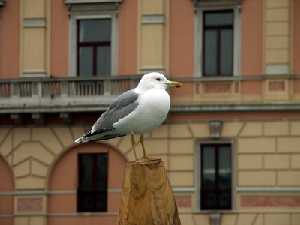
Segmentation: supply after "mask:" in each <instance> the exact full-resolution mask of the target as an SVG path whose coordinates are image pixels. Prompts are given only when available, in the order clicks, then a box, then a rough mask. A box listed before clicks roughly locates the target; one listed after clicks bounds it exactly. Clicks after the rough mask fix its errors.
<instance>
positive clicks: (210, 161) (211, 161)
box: [202, 146, 216, 188]
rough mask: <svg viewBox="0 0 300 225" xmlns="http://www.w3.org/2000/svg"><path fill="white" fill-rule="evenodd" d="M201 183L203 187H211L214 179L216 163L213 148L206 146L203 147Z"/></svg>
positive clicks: (213, 184)
mask: <svg viewBox="0 0 300 225" xmlns="http://www.w3.org/2000/svg"><path fill="white" fill-rule="evenodd" d="M202 157H203V161H202V162H203V167H202V168H203V172H202V173H203V184H204V185H205V188H213V187H214V186H215V179H216V170H215V168H216V163H215V154H214V148H213V147H210V146H207V147H205V148H204V149H203V156H202Z"/></svg>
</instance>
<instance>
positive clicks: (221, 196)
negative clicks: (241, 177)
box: [200, 144, 232, 209]
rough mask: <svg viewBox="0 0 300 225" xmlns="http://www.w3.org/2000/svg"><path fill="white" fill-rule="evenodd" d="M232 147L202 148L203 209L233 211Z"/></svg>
mask: <svg viewBox="0 0 300 225" xmlns="http://www.w3.org/2000/svg"><path fill="white" fill-rule="evenodd" d="M231 163H232V162H231V146H230V145H229V144H214V145H202V146H201V164H202V167H201V169H202V170H201V198H200V199H201V209H231V173H232V172H231V170H232V168H231Z"/></svg>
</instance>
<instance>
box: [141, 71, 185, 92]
mask: <svg viewBox="0 0 300 225" xmlns="http://www.w3.org/2000/svg"><path fill="white" fill-rule="evenodd" d="M181 85H182V84H181V83H179V82H177V81H171V80H168V79H167V78H166V77H165V76H164V75H163V74H162V73H158V72H151V73H147V74H145V75H144V76H143V77H142V79H141V80H140V82H139V84H138V87H137V88H138V89H142V90H148V89H152V88H158V89H167V88H168V87H180V86H181Z"/></svg>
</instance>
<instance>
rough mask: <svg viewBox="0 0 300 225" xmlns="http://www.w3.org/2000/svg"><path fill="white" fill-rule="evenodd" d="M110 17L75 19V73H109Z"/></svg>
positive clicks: (85, 75) (89, 75)
mask: <svg viewBox="0 0 300 225" xmlns="http://www.w3.org/2000/svg"><path fill="white" fill-rule="evenodd" d="M111 33H112V22H111V19H110V18H103V19H81V20H77V75H78V76H81V77H91V76H97V75H109V74H111Z"/></svg>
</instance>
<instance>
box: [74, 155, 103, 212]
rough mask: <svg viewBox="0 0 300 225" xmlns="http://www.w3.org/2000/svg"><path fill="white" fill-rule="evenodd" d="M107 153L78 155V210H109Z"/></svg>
mask: <svg viewBox="0 0 300 225" xmlns="http://www.w3.org/2000/svg"><path fill="white" fill-rule="evenodd" d="M107 160H108V156H107V153H91V154H79V155H78V190H77V211H78V212H105V211H107V166H108V165H107Z"/></svg>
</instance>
